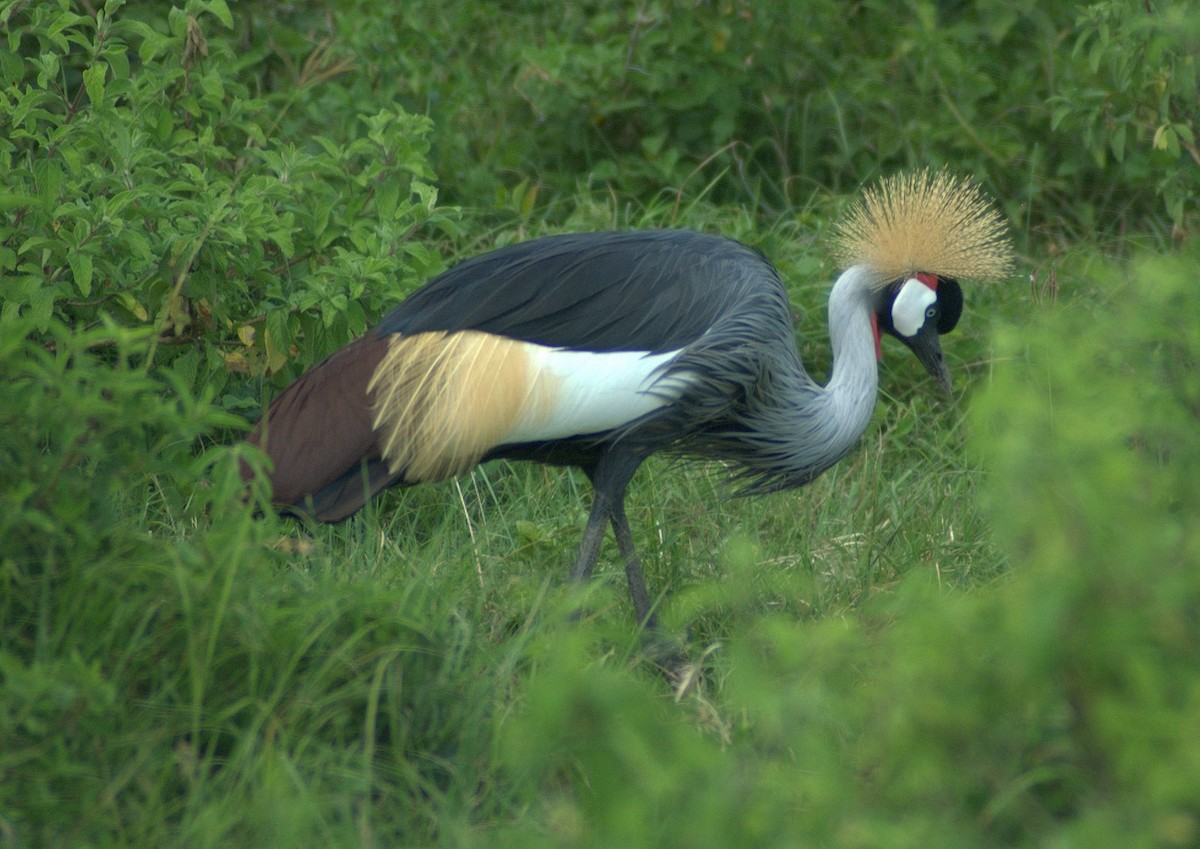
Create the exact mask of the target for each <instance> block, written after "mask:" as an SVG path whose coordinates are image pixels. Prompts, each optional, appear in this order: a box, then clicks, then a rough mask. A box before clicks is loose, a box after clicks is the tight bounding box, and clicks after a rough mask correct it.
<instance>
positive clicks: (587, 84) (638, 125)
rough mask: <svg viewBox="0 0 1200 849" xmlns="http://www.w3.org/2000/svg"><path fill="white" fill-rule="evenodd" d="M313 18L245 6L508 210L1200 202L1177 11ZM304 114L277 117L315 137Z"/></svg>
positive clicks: (1140, 206)
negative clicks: (936, 187)
mask: <svg viewBox="0 0 1200 849" xmlns="http://www.w3.org/2000/svg"><path fill="white" fill-rule="evenodd" d="M322 8H323V7H321V6H319V5H316V4H303V3H302V4H289V5H288V6H287V7H274V8H270V9H265V10H263V11H262V12H259V13H256V14H261V15H262V16H263V17H264V19H266V20H269V21H270V25H271V27H272V31H273V32H283V33H288V34H289V35H288V36H287V38H288V40H289V43H295V44H296V45H297V47H298V48H299V46H300V45H303V44H305V43H306V40H305V38H304V37H303V36H304V35H309V38H308V41H311V40H312V39H313V38H314V37H315V38H318V39H321V40H327V41H328V42H330V43H332V44H334V45H336V46H337V48H338V49H340V50H341V51H343V52H344V54H345V55H348V56H353V57H355V59H356V60H357V61H358V62H359V63H360V65H359V72H358V73H357V74H356V75H355V79H354V80H353V81H349V82H348V83H347V84H348V86H349V87H350V91H349V92H348V93H346V94H345V95H344V96H346V97H351V96H352V97H354V98H356V99H357V100H359V101H360V102H365V101H371V102H375V101H382V102H389V101H390V102H401V103H405V104H406V105H407V106H408V108H410V109H412V110H419V111H422V112H426V113H427V114H429V115H431V116H433V117H434V118H435V121H436V125H437V130H436V140H435V143H434V149H433V152H432V156H433V157H434V162H435V165H436V169H437V171H438V172H439V174H441V175H442V178H443V180H444V184H445V186H446V188H447V191H448V192H449V193H450V194H451V195H452V196H453V197H455V198H456V199H460V200H463V201H465V202H467V203H471V202H475V203H478V202H479V200H480V199H484V202H485V203H488V204H490V203H494V202H495V201H493V200H492V199H493V198H495V199H496V200H497V201H499V202H500V203H501V204H511V205H513V206H515V207H517V208H521V207H522V206H525V205H530V204H533V203H535V202H536V201H537V198H538V194H537V189H538V188H541V189H542V190H543V191H544V194H543V195H542V201H543V202H547V201H548V203H547V206H550V207H551V208H552V207H553V205H555V204H557V203H558V201H559V200H560V199H561V198H562V195H563V193H564V192H565V193H568V194H569V193H572V192H574V191H576V190H577V188H578V187H579V186H580V185H581V184H586V185H589V186H595V187H597V188H612V189H613V190H615V191H616V192H617V193H618V194H619V195H621V196H623V197H631V198H635V199H637V200H638V201H639V202H641V203H643V204H647V203H650V202H652V199H654V198H656V197H659V196H662V195H666V196H668V197H669V198H673V197H674V196H675V195H676V194H682V195H683V196H685V197H686V198H687V199H688V200H689V201H690V200H694V199H695V198H697V197H707V198H709V199H712V200H716V201H719V202H734V203H738V204H741V205H744V206H753V207H755V208H756V209H757V210H758V211H759V212H765V213H767V214H768V215H770V216H775V215H779V214H789V213H790V212H791V211H792V210H794V209H795V208H797V207H799V208H802V209H803V208H807V207H808V206H809V205H810V204H811V202H812V200H813V198H814V197H815V196H819V195H821V194H822V193H824V192H829V191H833V192H846V191H851V190H853V189H855V188H856V187H857V186H858V185H859V184H861V183H862V182H864V181H866V180H868V179H870V178H872V177H874V176H875V175H877V174H878V173H881V172H884V173H886V172H890V171H893V170H895V169H897V168H900V167H905V166H914V165H916V166H929V165H941V164H948V165H951V166H952V167H953V168H955V169H958V170H969V171H974V172H976V173H978V174H979V175H981V176H985V177H986V181H987V182H988V183H989V184H990V185H991V187H992V188H993V189H994V193H995V194H996V195H997V196H998V197H999V198H1001V199H1002V200H1003V202H1004V203H1005V204H1006V206H1007V208H1008V210H1009V212H1010V213H1011V215H1012V217H1013V219H1014V220H1016V221H1019V222H1021V223H1022V224H1023V225H1025V226H1026V227H1028V228H1029V229H1031V230H1034V231H1036V232H1040V233H1044V234H1045V235H1046V237H1048V238H1050V239H1055V240H1057V239H1058V238H1060V237H1061V235H1062V234H1063V233H1064V232H1065V233H1066V234H1067V235H1068V236H1069V237H1071V238H1077V237H1078V236H1080V235H1082V234H1087V233H1089V232H1093V231H1095V230H1096V229H1100V230H1115V229H1118V228H1125V229H1142V228H1143V227H1145V226H1146V224H1147V223H1153V222H1161V221H1163V220H1164V219H1167V220H1169V221H1171V222H1173V223H1175V224H1176V225H1178V226H1179V227H1181V228H1186V227H1187V226H1190V225H1188V224H1187V221H1188V220H1190V217H1193V216H1194V213H1195V210H1194V209H1193V208H1192V207H1191V206H1190V205H1189V203H1188V199H1189V198H1191V197H1195V196H1196V195H1197V194H1198V192H1197V191H1196V188H1197V187H1196V183H1195V179H1194V174H1195V173H1196V169H1195V168H1194V167H1192V164H1193V163H1192V161H1191V160H1193V159H1194V149H1193V148H1194V138H1193V137H1194V135H1195V128H1196V123H1197V120H1198V119H1200V111H1198V107H1197V106H1196V103H1197V100H1196V98H1195V97H1194V96H1193V95H1194V86H1195V78H1196V73H1195V60H1194V58H1193V57H1194V56H1195V55H1196V53H1197V50H1196V43H1197V39H1196V32H1197V25H1198V24H1197V20H1198V18H1197V15H1196V13H1195V11H1194V10H1192V8H1191V4H1189V3H1187V2H1186V0H1157V2H1155V3H1153V4H1150V5H1147V4H1145V3H1143V2H1141V0H1104V2H1096V3H1091V4H1076V5H1069V4H1057V5H1050V4H1045V3H1037V2H1035V0H1020V2H1012V0H973V2H970V3H934V2H926V0H914V2H910V3H906V4H903V5H902V6H900V7H899V8H898V7H897V6H896V4H895V3H889V2H884V0H866V2H862V3H856V4H853V5H851V6H849V7H847V6H846V4H844V3H838V2H833V0H817V2H813V0H804V1H803V2H800V1H799V0H797V1H796V2H788V3H776V4H772V5H771V6H770V7H766V6H762V5H760V4H753V3H748V2H743V0H722V1H721V2H704V3H698V2H692V0H653V2H624V3H617V4H612V3H575V4H570V5H568V6H564V5H563V4H555V3H547V2H544V0H523V2H520V3H512V4H508V5H507V6H506V7H505V10H504V12H503V13H502V14H501V13H499V12H497V11H496V10H495V9H492V8H489V7H483V6H479V5H478V4H466V3H450V4H447V3H428V2H421V1H420V0H418V2H411V3H406V4H404V5H403V6H381V5H380V4H373V3H367V2H358V3H355V4H354V5H353V7H352V8H353V10H354V11H353V12H352V13H347V14H346V15H344V16H340V17H339V18H337V19H333V20H330V19H328V18H327V17H326V16H324V14H323V12H322V11H321V9H322ZM364 21H369V22H370V23H368V24H366V25H364V23H363V22H364ZM479 32H487V33H490V34H491V36H490V37H488V38H477V37H474V35H473V34H474V33H479ZM397 67H399V68H400V69H401V70H400V71H399V72H397V70H396V68H397ZM309 109H310V111H309V112H308V113H304V112H303V111H297V112H294V113H292V114H291V115H290V116H289V117H295V118H296V119H297V120H298V121H299V124H300V125H301V126H309V127H313V126H320V122H321V120H322V114H321V113H320V112H319V111H318V108H317V104H316V103H313V104H311V105H310V108H309ZM1081 152H1082V153H1083V154H1085V155H1082V156H1081ZM524 211H525V212H528V209H527V208H526V209H525V210H524Z"/></svg>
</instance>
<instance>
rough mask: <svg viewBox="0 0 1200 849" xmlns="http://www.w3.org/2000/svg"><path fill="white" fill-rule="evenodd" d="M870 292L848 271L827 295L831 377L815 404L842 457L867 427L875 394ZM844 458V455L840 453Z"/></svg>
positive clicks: (864, 280) (860, 274)
mask: <svg viewBox="0 0 1200 849" xmlns="http://www.w3.org/2000/svg"><path fill="white" fill-rule="evenodd" d="M873 312H874V310H873V307H872V292H871V287H870V283H869V280H868V277H867V274H866V273H865V270H864V269H863V268H861V267H859V266H855V267H853V268H849V269H847V270H846V271H844V272H843V273H842V275H841V276H840V277H838V279H837V282H836V283H834V284H833V291H832V292H830V293H829V341H830V343H831V344H832V346H833V371H832V373H831V374H830V376H829V382H828V383H827V384H826V385H825V391H824V392H823V393H821V397H820V401H819V403H821V404H823V405H824V407H825V410H824V413H823V415H820V416H818V417H817V418H818V421H821V422H823V423H825V424H826V425H827V426H828V431H829V432H828V434H827V436H828V437H829V438H830V439H831V440H833V441H834V442H835V443H839V444H843V445H844V446H845V451H849V450H850V448H851V447H852V446H853V445H854V443H855V442H857V441H858V438H859V437H860V436H862V432H863V431H864V430H866V429H867V425H868V424H870V422H871V414H872V412H873V411H874V409H875V395H876V393H877V391H878V389H879V363H878V360H877V357H876V349H875V331H874V328H873V327H872V324H871V317H872V314H873ZM843 453H844V452H843Z"/></svg>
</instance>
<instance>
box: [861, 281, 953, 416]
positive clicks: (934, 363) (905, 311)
mask: <svg viewBox="0 0 1200 849" xmlns="http://www.w3.org/2000/svg"><path fill="white" fill-rule="evenodd" d="M962 308H963V296H962V288H961V287H960V286H959V285H958V281H957V280H955V279H954V278H953V277H939V276H937V275H936V274H926V273H925V272H917V273H916V274H914V275H913V276H912V277H909V278H907V279H902V280H897V281H895V282H893V283H889V284H888V285H887V286H885V287H884V288H883V289H881V290H879V292H878V293H877V295H876V307H875V345H876V353H877V354H878V353H879V340H880V336H881V334H884V333H886V334H888V335H889V336H894V337H896V338H897V339H899V340H900V341H901V342H903V343H904V344H905V345H907V346H908V349H909V350H910V351H912V352H913V353H914V354H916V356H917V359H918V360H920V361H921V365H923V366H925V370H926V371H928V372H929V374H930V375H931V376H932V377H933V378H934V379H935V380H936V381H937V382H938V385H940V386H941V387H942V388H943V389H945V390H946V392H947V394H949V393H950V392H952V391H953V386H952V384H951V381H950V369H949V368H948V367H947V366H946V358H945V357H943V356H942V346H941V342H940V341H939V340H938V337H939V336H941V335H942V334H945V333H949V332H950V331H951V330H953V329H954V326H955V325H956V324H958V319H959V316H961V315H962Z"/></svg>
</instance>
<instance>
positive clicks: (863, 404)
mask: <svg viewBox="0 0 1200 849" xmlns="http://www.w3.org/2000/svg"><path fill="white" fill-rule="evenodd" d="M871 314H872V293H871V288H870V283H869V280H868V277H867V275H866V274H865V271H864V269H862V268H860V267H852V268H850V269H848V270H847V271H845V272H844V273H843V274H842V275H841V276H840V277H839V278H838V280H837V282H836V283H835V284H834V287H833V291H832V292H831V293H830V296H829V335H830V342H831V344H832V346H833V371H832V374H831V375H830V378H829V382H828V383H827V384H826V385H825V386H820V385H819V384H817V383H816V382H815V381H814V380H813V379H812V378H811V377H809V376H808V374H807V373H806V372H805V371H804V367H803V366H802V365H801V363H800V360H799V357H797V356H795V355H794V354H793V355H792V356H791V357H790V358H784V359H783V360H782V361H780V362H778V363H777V364H776V367H774V368H772V370H771V372H770V373H769V374H767V375H765V376H764V378H765V381H766V384H765V385H764V386H763V387H762V391H761V392H760V393H758V399H757V403H751V404H750V405H749V408H748V409H747V410H745V412H744V413H743V415H742V416H741V417H740V418H741V421H742V423H743V424H742V427H739V428H738V429H737V431H736V432H733V433H731V432H725V433H722V434H720V435H719V437H718V439H717V440H716V441H717V442H720V443H724V445H722V446H720V447H721V448H722V449H724V450H717V451H714V452H713V453H714V454H715V455H718V456H720V455H724V456H726V457H728V459H730V460H733V461H734V462H736V463H737V464H738V465H739V466H741V467H742V472H741V474H740V475H739V477H740V478H741V479H742V480H744V481H746V486H745V488H744V491H745V492H751V493H758V492H770V491H773V490H778V489H787V488H789V487H795V486H801V485H803V484H806V483H808V482H809V481H811V480H812V479H813V478H815V477H816V476H817V475H819V474H821V473H822V472H824V471H825V470H826V469H828V468H830V467H831V466H833V465H834V464H835V463H837V462H838V461H839V460H840V459H842V458H843V457H844V456H846V454H847V453H849V451H850V449H851V448H853V447H854V445H855V443H856V442H858V439H859V437H860V436H862V433H863V431H864V430H866V428H867V425H868V424H869V423H870V421H871V414H872V412H873V411H874V408H875V395H876V391H877V389H878V386H879V372H878V364H877V362H876V358H875V337H874V332H873V330H872V326H871ZM713 447H714V448H715V447H717V446H715V445H714V446H713Z"/></svg>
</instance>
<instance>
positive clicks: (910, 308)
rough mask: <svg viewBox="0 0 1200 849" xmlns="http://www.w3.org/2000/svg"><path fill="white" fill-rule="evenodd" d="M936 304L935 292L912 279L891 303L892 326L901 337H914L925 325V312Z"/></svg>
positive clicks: (901, 288) (902, 287)
mask: <svg viewBox="0 0 1200 849" xmlns="http://www.w3.org/2000/svg"><path fill="white" fill-rule="evenodd" d="M936 303H937V292H935V291H933V290H932V289H930V288H929V287H928V286H926V285H925V284H924V283H922V282H921V281H920V280H918V279H916V278H915V277H914V278H912V279H911V280H909V281H907V282H906V283H905V284H904V285H903V286H901V287H900V292H899V293H898V294H897V295H896V300H894V301H892V326H893V327H895V328H896V332H897V333H899V334H900V335H901V336H916V335H917V331H918V330H920V329H921V328H922V327H923V326H924V324H925V311H926V310H928V309H929V308H930V307H931V306H933V305H934V304H936Z"/></svg>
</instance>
